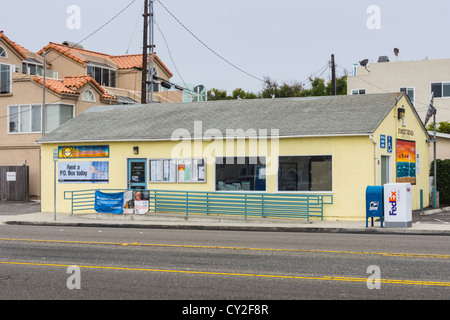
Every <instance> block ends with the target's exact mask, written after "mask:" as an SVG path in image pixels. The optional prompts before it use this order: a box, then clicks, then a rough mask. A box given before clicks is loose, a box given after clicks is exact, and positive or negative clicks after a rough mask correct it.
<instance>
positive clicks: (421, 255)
mask: <svg viewBox="0 0 450 320" xmlns="http://www.w3.org/2000/svg"><path fill="white" fill-rule="evenodd" d="M0 241H25V242H47V243H70V244H101V245H119V246H148V247H173V248H197V249H228V250H249V251H282V252H309V253H334V254H336V253H340V254H361V255H381V256H385V257H408V258H439V259H450V255H445V254H426V253H389V252H364V251H341V250H308V249H276V248H251V247H227V246H201V245H183V244H162V243H138V242H131V243H124V242H99V241H76V240H45V239H10V238H0Z"/></svg>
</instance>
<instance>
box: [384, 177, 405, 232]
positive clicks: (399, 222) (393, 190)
mask: <svg viewBox="0 0 450 320" xmlns="http://www.w3.org/2000/svg"><path fill="white" fill-rule="evenodd" d="M384 222H385V227H386V228H409V227H411V226H412V188H411V184H410V183H387V184H385V185H384Z"/></svg>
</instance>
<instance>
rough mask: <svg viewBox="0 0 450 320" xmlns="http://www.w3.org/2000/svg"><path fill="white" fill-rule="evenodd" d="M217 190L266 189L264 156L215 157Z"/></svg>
mask: <svg viewBox="0 0 450 320" xmlns="http://www.w3.org/2000/svg"><path fill="white" fill-rule="evenodd" d="M216 190H217V191H266V165H265V158H263V159H261V157H224V158H216Z"/></svg>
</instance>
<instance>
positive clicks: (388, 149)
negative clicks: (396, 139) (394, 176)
mask: <svg viewBox="0 0 450 320" xmlns="http://www.w3.org/2000/svg"><path fill="white" fill-rule="evenodd" d="M387 151H388V152H389V153H392V136H387Z"/></svg>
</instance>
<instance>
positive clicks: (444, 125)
mask: <svg viewBox="0 0 450 320" xmlns="http://www.w3.org/2000/svg"><path fill="white" fill-rule="evenodd" d="M427 130H428V131H434V123H430V124H429V125H428V127H427ZM436 132H440V133H450V122H448V121H443V122H439V123H438V127H437V128H436Z"/></svg>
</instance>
